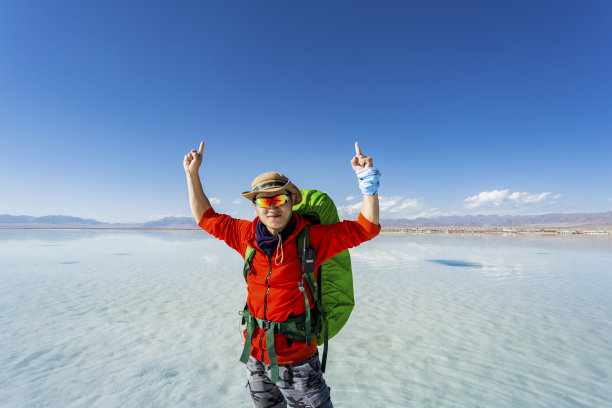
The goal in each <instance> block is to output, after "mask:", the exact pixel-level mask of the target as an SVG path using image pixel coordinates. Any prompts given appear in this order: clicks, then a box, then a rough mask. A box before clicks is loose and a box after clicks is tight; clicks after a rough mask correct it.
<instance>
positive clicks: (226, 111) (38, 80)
mask: <svg viewBox="0 0 612 408" xmlns="http://www.w3.org/2000/svg"><path fill="white" fill-rule="evenodd" d="M610 21H612V2H610V1H607V0H601V1H583V2H579V1H513V2H498V1H488V0H483V1H453V0H449V1H419V2H411V1H410V2H409V1H385V2H380V1H308V2H306V1H273V0H256V1H254V0H244V1H179V2H170V1H166V2H161V1H97V2H89V1H77V0H75V1H63V0H57V1H46V0H38V1H33V0H32V1H30V0H2V1H0V140H1V145H0V197H1V198H0V213H6V214H12V215H21V214H28V215H34V216H40V215H48V214H64V215H73V216H79V217H85V218H95V219H98V220H101V221H111V222H129V221H148V220H152V219H157V218H160V217H162V216H168V215H183V216H188V215H190V213H189V206H188V200H187V195H186V183H185V176H184V171H183V168H182V158H183V156H184V154H185V153H186V152H187V151H188V150H190V149H191V148H195V147H197V145H198V144H199V141H200V140H205V141H206V149H205V152H204V165H203V168H202V170H201V176H202V179H203V182H204V187H205V191H206V193H207V194H208V195H209V196H210V197H214V198H215V203H216V204H215V207H216V208H217V210H219V211H222V212H226V213H231V214H235V215H238V216H242V217H251V216H252V215H253V214H254V213H253V211H252V209H251V208H249V203H248V202H246V200H244V199H242V198H241V197H240V196H239V193H240V192H241V191H244V190H246V189H248V188H249V185H250V182H251V180H252V179H253V177H254V176H255V175H257V174H259V173H261V172H264V171H269V170H277V171H281V172H283V173H285V174H286V175H288V176H289V177H290V178H291V179H292V180H293V181H294V182H295V183H296V184H297V185H298V186H299V187H301V188H319V189H323V190H325V191H327V192H328V193H329V194H330V195H331V196H332V197H333V198H334V199H335V201H336V203H337V205H338V206H339V207H342V213H343V214H344V215H345V216H353V215H354V214H355V213H354V210H353V207H354V206H355V203H356V202H357V200H356V199H351V198H352V197H355V196H358V195H359V190H358V188H357V183H356V181H355V176H354V173H353V172H352V169H351V168H350V165H349V160H350V159H351V157H352V155H353V154H354V149H353V144H354V141H356V140H358V141H359V142H360V145H361V146H362V149H363V151H364V153H366V154H368V155H371V156H372V157H373V159H374V163H375V165H376V166H377V167H378V168H379V169H380V170H381V171H382V173H383V178H382V185H381V190H380V195H381V200H382V204H383V213H382V217H383V218H401V217H410V218H413V217H416V216H418V215H428V216H433V215H447V214H480V213H498V214H538V213H548V212H600V211H609V210H612V181H611V177H610V176H611V174H612V159H611V156H612V154H611V152H612V141H611V138H612V24H611V23H610ZM236 200H237V201H236Z"/></svg>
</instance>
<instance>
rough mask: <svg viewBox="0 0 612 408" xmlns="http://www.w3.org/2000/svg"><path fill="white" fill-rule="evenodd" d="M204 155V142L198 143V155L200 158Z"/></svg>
mask: <svg viewBox="0 0 612 408" xmlns="http://www.w3.org/2000/svg"><path fill="white" fill-rule="evenodd" d="M202 153H204V141H203V140H202V141H201V142H200V148H199V149H198V154H199V155H200V156H201V155H202Z"/></svg>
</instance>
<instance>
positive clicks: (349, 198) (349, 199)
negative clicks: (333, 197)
mask: <svg viewBox="0 0 612 408" xmlns="http://www.w3.org/2000/svg"><path fill="white" fill-rule="evenodd" d="M356 198H357V196H348V197H346V198H345V200H346V201H353V200H355V199H356Z"/></svg>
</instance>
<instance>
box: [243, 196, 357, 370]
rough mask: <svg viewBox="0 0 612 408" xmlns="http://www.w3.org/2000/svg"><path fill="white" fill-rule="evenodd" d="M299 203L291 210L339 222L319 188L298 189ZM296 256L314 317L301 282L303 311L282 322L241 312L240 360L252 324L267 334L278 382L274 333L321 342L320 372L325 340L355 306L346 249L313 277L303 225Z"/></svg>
mask: <svg viewBox="0 0 612 408" xmlns="http://www.w3.org/2000/svg"><path fill="white" fill-rule="evenodd" d="M300 192H301V193H302V202H301V203H300V204H298V205H296V206H294V207H293V211H294V212H296V213H298V214H300V215H301V216H302V217H304V218H305V219H306V220H308V221H310V222H311V223H312V224H314V225H316V224H323V225H328V224H333V223H336V222H339V221H340V219H339V217H338V211H337V209H336V206H335V205H334V202H333V201H332V199H331V198H330V197H329V196H328V195H327V194H325V193H323V192H321V191H318V190H300ZM297 243H298V257H299V262H300V265H301V266H302V277H303V281H304V282H306V284H307V286H308V289H309V290H310V292H311V293H312V295H313V296H312V297H313V299H314V301H315V303H316V307H314V308H313V310H314V316H311V313H310V304H309V301H308V296H307V294H306V292H305V288H304V286H303V284H302V285H300V291H302V293H303V294H304V302H305V308H306V313H304V314H303V315H300V316H295V317H291V318H289V319H288V320H286V321H284V322H270V321H264V320H262V319H258V318H255V317H253V316H251V315H250V313H249V309H248V307H247V306H245V308H244V311H243V316H242V318H243V323H246V324H247V338H246V341H245V345H244V349H243V352H242V356H241V358H240V361H242V362H243V363H246V362H247V361H248V358H249V354H250V347H251V339H252V333H253V330H254V327H255V325H257V326H259V327H260V328H261V329H263V330H268V331H271V332H272V333H271V334H270V333H268V337H267V338H268V340H270V339H271V341H268V344H267V345H266V347H267V351H268V356H269V358H270V366H271V377H272V378H271V380H272V382H277V381H278V363H277V361H276V353H275V350H274V332H275V331H278V332H279V333H282V334H284V335H285V336H286V337H288V338H290V339H298V340H306V342H307V344H308V345H310V344H311V343H310V340H311V339H313V338H316V342H317V345H319V346H320V345H323V346H324V347H323V357H322V359H321V371H323V372H325V365H326V362H327V348H328V347H327V346H328V344H327V342H328V340H329V339H331V338H332V337H334V336H335V335H336V334H337V333H338V332H339V331H340V329H342V327H343V326H344V324H345V323H346V322H347V320H348V318H349V316H350V314H351V312H352V310H353V306H354V305H355V300H354V296H353V273H352V269H351V257H350V255H349V252H348V250H345V251H342V252H341V253H339V254H337V255H336V256H334V257H332V258H330V259H328V260H326V261H325V262H323V264H322V265H321V267H320V268H319V273H318V279H317V280H315V278H314V276H315V275H314V261H315V256H316V254H315V253H314V249H313V248H312V247H311V246H310V237H309V227H308V226H307V227H306V228H304V229H303V230H302V231H301V232H300V234H299V235H298V237H297ZM254 255H255V250H254V249H253V248H251V247H248V246H247V250H246V252H245V257H244V268H243V272H244V278H245V280H246V277H247V274H248V273H250V270H251V261H252V260H253V256H254Z"/></svg>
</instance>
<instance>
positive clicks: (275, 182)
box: [240, 171, 302, 205]
mask: <svg viewBox="0 0 612 408" xmlns="http://www.w3.org/2000/svg"><path fill="white" fill-rule="evenodd" d="M251 188H252V189H253V191H245V192H243V193H240V195H241V196H243V197H244V198H246V199H247V200H249V201H253V200H254V199H255V196H256V195H257V194H259V193H267V194H283V193H285V192H286V191H288V192H289V194H295V195H296V198H295V202H294V203H293V205H296V204H299V203H301V202H302V193H300V189H299V188H297V187H296V186H295V185H294V184H293V183H292V182H291V181H289V179H288V178H287V177H285V176H284V175H282V174H281V173H277V172H275V171H271V172H268V173H264V174H260V175H259V176H257V177H255V180H253V182H252V183H251Z"/></svg>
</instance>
